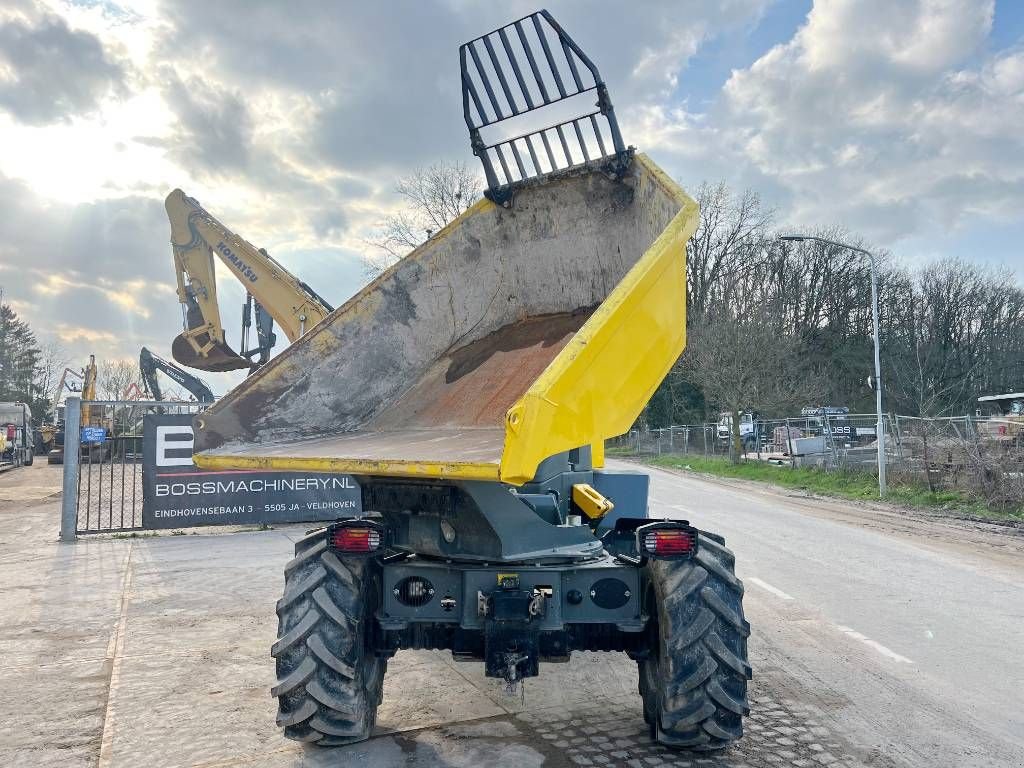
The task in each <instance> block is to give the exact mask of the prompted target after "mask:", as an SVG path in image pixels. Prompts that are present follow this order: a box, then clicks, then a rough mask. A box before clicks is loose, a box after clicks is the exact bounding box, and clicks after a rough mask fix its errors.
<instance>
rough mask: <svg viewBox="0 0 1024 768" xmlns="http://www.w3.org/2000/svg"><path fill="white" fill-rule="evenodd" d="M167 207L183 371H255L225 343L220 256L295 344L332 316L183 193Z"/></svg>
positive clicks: (176, 348)
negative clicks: (181, 309)
mask: <svg viewBox="0 0 1024 768" xmlns="http://www.w3.org/2000/svg"><path fill="white" fill-rule="evenodd" d="M165 207H166V209H167V216H168V218H169V219H170V223H171V246H172V248H173V251H174V267H175V272H176V274H177V280H178V300H179V301H180V302H181V304H182V306H183V307H184V310H185V321H184V326H185V328H184V331H183V332H182V333H181V334H180V335H179V336H178V337H177V338H175V340H174V342H173V344H172V345H171V354H172V356H173V357H174V359H175V360H177V361H178V362H179V363H181V364H182V365H186V366H188V367H190V368H199V369H200V370H205V371H231V370H236V369H239V368H251V367H253V362H252V360H251V354H246V351H245V350H242V352H241V353H239V352H236V351H235V350H233V349H232V348H231V347H230V346H229V345H228V343H227V340H226V338H225V334H224V326H223V324H222V323H221V317H220V307H219V305H218V304H217V281H216V277H215V273H214V265H213V256H214V254H216V255H217V256H218V257H219V258H220V259H221V261H223V262H224V264H225V265H226V266H227V268H228V269H229V270H230V271H231V273H232V274H233V275H234V276H235V277H236V278H238V280H239V282H241V283H242V285H243V286H245V289H246V291H247V292H248V294H249V295H251V296H252V298H253V299H255V301H256V302H257V304H258V305H259V306H261V307H262V308H263V309H264V310H265V311H266V312H267V313H269V315H270V317H272V318H273V319H274V320H275V321H277V323H278V325H280V326H281V328H282V329H283V330H284V332H285V335H286V336H287V337H288V340H289V341H295V340H296V339H297V338H299V337H300V336H302V335H303V334H304V333H305V332H306V331H308V330H309V329H310V328H312V327H313V326H315V325H316V324H317V323H319V322H320V321H321V320H323V319H324V318H325V317H326V316H327V315H328V314H329V313H330V312H331V310H332V307H331V306H330V305H329V304H328V303H327V302H326V301H324V299H323V298H322V297H321V296H319V295H318V294H317V293H316V291H314V290H313V289H312V288H310V287H309V286H308V285H307V284H306V283H304V282H303V281H301V280H299V279H298V278H297V277H295V276H294V275H293V274H291V273H290V272H289V271H288V270H287V269H285V268H284V267H283V266H281V264H280V263H278V262H277V261H276V260H274V259H273V258H272V257H271V256H270V254H268V253H267V252H266V251H265V250H263V249H262V248H256V247H255V246H253V245H252V244H251V243H249V242H248V241H246V240H245V239H244V238H242V237H240V236H239V235H237V234H235V233H234V232H232V231H231V230H230V229H228V228H227V227H225V226H224V225H223V224H222V223H221V222H220V221H218V220H217V219H216V218H214V217H213V216H212V215H211V214H210V213H209V212H208V211H207V210H206V209H204V208H203V207H202V206H201V205H200V204H199V202H198V201H197V200H195V199H194V198H191V197H188V196H187V195H186V194H185V193H184V192H182V191H181V190H180V189H176V190H174V191H173V192H171V194H169V195H168V196H167V200H166V202H165ZM261 338H262V337H261ZM267 351H268V350H267Z"/></svg>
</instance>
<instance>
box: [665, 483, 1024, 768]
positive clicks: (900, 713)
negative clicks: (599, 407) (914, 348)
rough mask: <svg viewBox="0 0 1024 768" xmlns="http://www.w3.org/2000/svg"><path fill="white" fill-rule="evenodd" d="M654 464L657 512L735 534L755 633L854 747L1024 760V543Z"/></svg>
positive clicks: (1010, 762) (889, 753) (930, 756)
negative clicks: (705, 476) (667, 468)
mask: <svg viewBox="0 0 1024 768" xmlns="http://www.w3.org/2000/svg"><path fill="white" fill-rule="evenodd" d="M650 474H651V476H652V504H651V508H652V514H658V515H664V516H667V517H672V518H685V519H688V520H689V521H690V522H691V523H692V524H694V525H697V526H698V527H700V528H707V529H709V530H713V531H716V532H718V533H721V534H722V535H724V536H725V537H726V540H727V542H728V544H729V546H730V547H731V548H732V549H733V551H734V552H736V554H737V571H738V573H739V575H740V576H741V577H742V578H743V580H744V583H745V585H746V599H745V602H746V607H747V613H748V619H750V621H751V623H752V624H753V626H754V636H753V637H752V640H751V642H752V644H755V645H756V644H762V645H763V646H764V648H763V649H762V650H764V651H765V652H766V653H765V656H766V657H767V658H768V659H770V660H771V662H772V664H773V666H774V664H778V665H779V670H780V671H784V672H785V674H786V675H788V676H789V677H790V679H791V680H792V681H793V682H794V683H799V684H801V685H802V686H805V687H807V688H808V689H809V692H810V695H812V696H814V697H816V698H818V699H820V700H821V701H822V702H823V703H824V705H825V706H824V709H825V710H826V711H827V712H829V713H830V715H831V717H832V719H833V722H832V723H830V725H832V726H833V727H834V728H836V729H837V730H838V731H840V732H842V733H843V734H844V735H845V736H846V737H847V738H848V739H850V740H851V741H852V742H853V743H857V744H860V745H862V746H866V747H868V748H869V750H870V751H872V752H874V753H875V754H877V755H878V756H879V757H883V756H884V758H885V759H888V760H891V761H893V762H895V763H898V764H900V763H905V764H907V765H915V766H916V765H920V766H924V765H929V766H930V765H949V766H983V765H993V766H996V765H998V766H1016V765H1024V621H1022V619H1024V554H1022V549H1024V547H1022V544H1024V538H1022V537H1021V536H1020V535H1016V536H1013V535H1007V532H1001V531H999V530H998V529H996V527H995V526H987V525H970V524H967V525H964V524H963V523H960V522H955V523H954V522H945V521H937V520H934V519H922V518H920V517H907V516H901V515H898V514H897V515H893V514H886V513H884V512H882V513H880V512H877V511H872V510H865V509H864V508H863V507H857V506H855V505H853V504H843V503H835V502H824V501H821V500H818V499H808V498H801V497H799V496H796V495H793V496H787V495H785V494H784V492H765V491H763V490H761V489H760V488H758V487H757V486H754V485H752V484H746V483H744V484H731V483H725V482H719V481H715V482H708V481H706V480H702V479H699V478H697V477H695V476H693V475H685V474H678V473H670V472H666V471H659V470H650ZM1018 533H1021V532H1020V531H1018ZM759 671H760V673H761V674H764V673H765V672H769V673H770V674H775V673H776V670H775V669H770V670H765V669H762V670H755V674H757V673H758V672H759Z"/></svg>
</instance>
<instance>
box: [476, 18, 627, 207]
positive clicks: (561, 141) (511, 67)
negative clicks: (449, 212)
mask: <svg viewBox="0 0 1024 768" xmlns="http://www.w3.org/2000/svg"><path fill="white" fill-rule="evenodd" d="M459 59H460V64H461V67H462V103H463V113H464V116H465V119H466V125H467V127H468V128H469V132H470V139H471V142H472V146H473V153H474V154H475V155H477V156H478V157H479V158H480V160H481V162H482V163H483V166H484V173H485V175H486V177H487V186H488V189H487V193H486V194H487V196H488V197H489V198H491V199H492V200H495V202H506V201H507V200H508V199H509V197H510V195H511V191H512V189H513V188H514V186H515V185H518V184H521V183H523V182H526V181H528V180H530V179H534V178H539V177H542V176H546V175H549V174H552V173H556V172H559V171H565V170H568V169H571V168H575V167H579V166H584V165H589V164H591V163H598V162H601V161H608V160H611V159H614V160H618V161H620V162H621V161H624V160H628V157H629V151H628V150H627V149H626V147H625V146H624V144H623V141H622V136H621V134H620V133H619V125H618V122H617V120H616V118H615V111H614V109H613V107H612V103H611V99H610V98H609V96H608V89H607V87H606V86H605V84H604V81H603V80H602V79H601V75H600V73H599V72H598V70H597V67H596V66H595V65H594V63H593V62H592V61H591V60H590V59H589V58H588V57H587V55H586V54H585V53H584V52H583V51H582V50H581V49H580V47H579V46H578V45H576V43H575V42H574V41H573V39H572V38H571V37H569V35H568V34H566V32H565V30H564V29H562V27H561V26H560V25H559V24H558V22H556V21H555V20H554V18H552V16H551V14H550V13H548V12H547V11H545V10H541V11H537V12H536V13H532V14H530V15H529V16H525V17H523V18H522V19H519V20H518V21H514V22H512V23H511V24H506V25H505V26H504V27H501V28H499V29H496V30H494V31H493V32H489V33H487V34H486V35H483V36H481V37H478V38H476V39H474V40H470V41H469V42H468V43H465V44H464V45H462V46H461V47H460V49H459ZM586 94H590V95H591V96H592V97H593V102H591V103H589V104H588V105H587V106H586V107H585V108H583V107H581V103H583V102H586V101H587V99H586ZM534 110H543V111H544V114H545V118H544V119H542V120H541V119H540V118H538V120H539V121H540V124H541V127H540V128H537V127H536V125H537V123H538V120H534V121H533V126H530V127H524V129H523V130H522V131H518V132H516V131H514V127H515V124H514V123H509V122H507V121H514V120H515V119H516V118H518V117H520V116H522V115H525V114H526V113H530V112H533V111H534ZM510 128H511V129H513V130H512V131H510V130H509V129H510ZM484 129H490V130H489V131H488V133H489V134H491V137H490V138H485V137H484V136H483V133H482V132H483V130H484ZM502 129H505V131H504V133H503V132H502Z"/></svg>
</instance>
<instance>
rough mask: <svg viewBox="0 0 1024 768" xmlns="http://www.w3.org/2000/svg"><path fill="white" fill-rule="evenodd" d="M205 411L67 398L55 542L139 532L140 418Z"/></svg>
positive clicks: (200, 405)
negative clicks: (60, 507)
mask: <svg viewBox="0 0 1024 768" xmlns="http://www.w3.org/2000/svg"><path fill="white" fill-rule="evenodd" d="M79 405H80V407H78V406H79ZM208 407H209V404H208V403H178V402H167V401H133V400H92V401H80V400H79V399H78V398H68V400H67V403H66V407H65V425H64V426H65V429H64V434H65V438H64V486H63V488H64V498H63V510H62V515H61V538H62V539H64V540H72V539H74V537H75V535H77V534H84V533H111V532H117V531H137V530H141V529H142V438H143V424H144V419H145V416H146V415H147V414H152V413H167V414H170V413H174V414H181V413H188V414H192V413H200V412H201V411H204V410H206V408H208Z"/></svg>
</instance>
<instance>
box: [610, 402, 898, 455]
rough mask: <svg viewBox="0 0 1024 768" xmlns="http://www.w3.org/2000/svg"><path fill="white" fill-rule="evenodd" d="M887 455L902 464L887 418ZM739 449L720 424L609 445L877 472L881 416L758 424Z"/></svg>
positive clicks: (636, 435) (640, 451) (655, 432)
mask: <svg viewBox="0 0 1024 768" xmlns="http://www.w3.org/2000/svg"><path fill="white" fill-rule="evenodd" d="M885 431H886V435H887V436H889V437H888V438H887V440H886V455H887V456H888V457H891V458H892V459H893V460H894V461H898V459H899V453H898V446H897V445H896V443H895V442H894V441H893V439H892V435H893V434H894V432H895V422H894V420H893V418H892V417H886V419H885ZM740 432H741V434H740V441H739V442H740V445H739V446H738V447H737V445H736V441H735V440H734V439H733V436H732V434H731V432H730V431H729V428H728V426H726V425H722V424H718V423H712V422H708V423H704V424H682V425H676V426H672V427H665V428H663V429H647V430H632V431H631V432H629V433H628V434H626V435H623V436H622V437H619V438H616V439H615V440H613V441H611V442H610V443H609V450H610V452H611V453H612V454H619V455H634V456H651V455H662V454H679V455H684V456H685V455H703V456H709V457H710V456H724V457H730V458H732V457H735V456H736V455H737V451H738V452H739V453H740V454H742V458H749V459H759V460H762V461H773V462H776V463H782V462H785V463H789V464H791V465H792V466H808V465H813V466H818V467H821V468H824V469H836V468H841V467H854V468H859V467H865V468H873V467H874V466H875V463H876V455H877V441H876V434H875V433H876V417H875V415H874V414H848V415H846V416H845V417H843V418H836V417H829V416H816V417H806V416H800V417H793V418H788V419H758V420H756V421H752V422H749V423H745V424H743V425H742V426H741V429H740Z"/></svg>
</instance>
